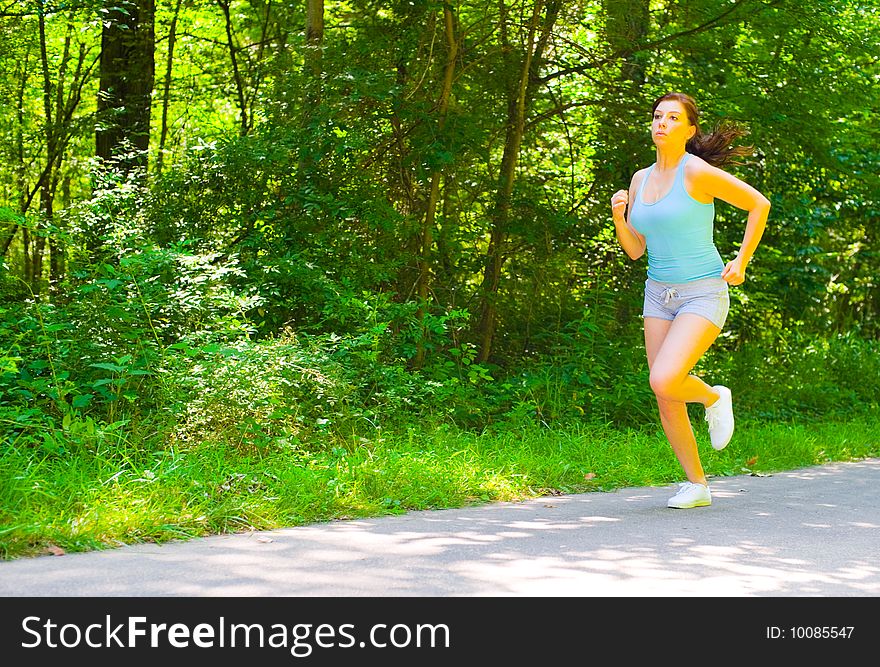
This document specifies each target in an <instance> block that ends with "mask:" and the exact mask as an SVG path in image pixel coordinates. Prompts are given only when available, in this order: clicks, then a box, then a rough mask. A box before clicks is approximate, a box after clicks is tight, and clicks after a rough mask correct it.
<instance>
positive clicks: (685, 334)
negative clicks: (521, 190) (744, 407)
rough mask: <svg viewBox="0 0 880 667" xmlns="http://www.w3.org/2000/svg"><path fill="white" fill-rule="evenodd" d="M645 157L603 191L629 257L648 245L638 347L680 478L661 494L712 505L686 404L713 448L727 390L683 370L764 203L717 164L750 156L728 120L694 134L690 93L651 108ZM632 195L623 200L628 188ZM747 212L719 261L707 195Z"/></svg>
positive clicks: (705, 338) (726, 407) (747, 257)
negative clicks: (648, 156) (650, 159)
mask: <svg viewBox="0 0 880 667" xmlns="http://www.w3.org/2000/svg"><path fill="white" fill-rule="evenodd" d="M652 111H653V121H652V122H651V137H652V139H653V141H654V145H655V146H656V149H657V158H656V161H655V162H654V164H652V165H651V166H649V167H646V168H645V169H640V170H639V171H637V172H636V173H635V174H634V175H633V177H632V180H631V182H630V186H629V190H619V191H617V192H616V193H615V194H614V196H613V197H612V198H611V210H612V216H613V218H614V227H615V229H616V231H617V239H618V241H619V242H620V245H621V247H622V248H623V249H624V251H625V252H626V254H627V255H629V256H630V258H632V259H634V260H636V259H638V258H639V257H641V256H642V255H643V254H644V253H645V250H646V249H647V251H648V279H647V281H646V282H645V303H644V313H643V314H644V322H645V351H646V353H647V356H648V368H649V369H650V372H651V375H650V377H651V380H650V381H651V389H652V390H653V391H654V394H655V395H656V397H657V405H658V407H659V411H660V422H661V423H662V425H663V431H664V432H665V433H666V437H667V438H668V439H669V444H670V445H671V446H672V450H673V452H675V456H676V458H678V461H679V463H680V464H681V467H682V468H683V469H684V473H685V475H686V476H687V480H688V481H687V482H684V483H683V484H681V485H680V488H679V491H678V493H676V494H675V495H674V496H673V497H672V498H670V499H669V502H668V503H667V504H668V506H669V507H674V508H680V509H684V508H691V507H704V506H707V505H711V504H712V494H711V493H710V491H709V483H708V481H707V479H706V474H705V473H704V472H703V466H702V464H701V463H700V456H699V453H698V452H697V441H696V438H695V437H694V432H693V429H692V427H691V422H690V419H689V418H688V413H687V403H702V404H703V405H704V406H705V408H706V421H707V422H708V424H709V438H710V441H711V443H712V446H713V447H714V448H715V449H717V450H721V449H724V447H726V446H727V443H728V442H730V438H731V436H732V435H733V423H734V420H733V403H732V397H731V393H730V389H728V388H727V387H725V386H722V385H715V386H709V385H708V384H706V383H705V382H703V380H701V379H700V378H698V377H696V376H695V375H691V374H690V372H691V370H692V369H693V368H694V366H695V365H696V363H697V362H698V361H699V359H700V357H702V356H703V354H705V352H706V350H708V349H709V347H710V346H711V345H712V343H713V342H714V341H715V339H716V338H717V337H718V334H719V333H721V329H722V327H723V326H724V322H725V320H726V319H727V313H728V310H729V308H730V299H729V295H728V286H729V285H734V286H736V285H741V284H742V283H743V281H744V280H745V275H746V267H747V266H748V264H749V261H751V259H752V255H753V254H754V252H755V249H756V248H757V246H758V242H759V241H760V240H761V235H762V234H763V232H764V226H765V225H766V222H767V215H768V214H769V212H770V202H769V201H768V200H767V198H766V197H765V196H764V195H762V194H761V193H760V192H758V191H757V190H756V189H755V188H753V187H752V186H750V185H748V184H747V183H744V182H743V181H741V180H739V179H738V178H736V177H734V176H732V175H731V174H729V173H727V172H726V171H724V170H723V169H721V168H720V167H724V166H725V165H729V164H735V162H734V161H735V160H736V159H737V158H739V157H741V156H746V155H749V154H751V149H750V148H746V147H737V148H731V147H730V144H731V143H732V142H733V141H734V140H735V139H736V138H738V137H739V136H742V135H743V134H745V131H744V130H742V129H740V128H737V127H735V126H726V127H721V128H716V130H715V131H714V132H711V133H708V134H703V133H701V132H700V126H699V122H698V120H699V112H698V111H697V106H696V103H695V102H694V100H693V98H692V97H690V96H689V95H685V94H684V93H668V94H666V95H663V96H662V97H660V98H658V99H657V100H656V101H655V102H654V105H653V107H652ZM630 192H633V193H635V195H634V196H633V197H632V199H630V195H629V193H630ZM716 198H717V199H721V200H723V201H726V202H728V203H729V204H731V205H732V206H735V207H737V208H739V209H742V210H744V211H748V222H747V224H746V230H745V235H744V237H743V241H742V244H741V245H740V249H739V252H738V253H737V255H736V257H734V258H733V259H732V260H730V261H729V262H727V263H726V264H725V263H724V261H723V260H722V259H721V255H720V254H719V253H718V250H717V248H716V247H715V244H714V241H713V223H714V219H715V204H714V202H715V199H716Z"/></svg>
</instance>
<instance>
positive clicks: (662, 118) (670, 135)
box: [651, 100, 697, 147]
mask: <svg viewBox="0 0 880 667" xmlns="http://www.w3.org/2000/svg"><path fill="white" fill-rule="evenodd" d="M696 131H697V128H696V127H695V126H693V125H691V122H690V120H689V119H688V116H687V112H686V111H685V109H684V105H683V104H682V103H681V102H679V101H678V100H663V101H662V102H660V104H658V105H657V109H655V111H654V120H653V121H651V138H652V139H653V140H654V144H656V145H657V146H658V147H659V146H664V147H670V146H677V145H681V146H684V145H685V144H686V143H687V142H688V139H690V138H691V137H693V136H694V134H695V133H696Z"/></svg>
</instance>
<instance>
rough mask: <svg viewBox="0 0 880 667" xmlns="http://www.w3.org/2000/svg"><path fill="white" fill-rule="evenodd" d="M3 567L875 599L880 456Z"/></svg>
mask: <svg viewBox="0 0 880 667" xmlns="http://www.w3.org/2000/svg"><path fill="white" fill-rule="evenodd" d="M711 486H712V492H713V498H714V504H713V505H712V507H706V508H698V509H693V510H672V509H667V508H666V500H667V498H669V496H670V495H672V493H673V492H674V490H675V487H674V486H668V487H649V488H627V489H620V490H617V491H614V492H608V493H602V492H596V493H585V494H577V495H564V496H550V497H545V498H539V499H535V500H529V501H526V502H520V503H491V504H486V505H481V506H475V507H467V508H464V509H455V510H434V511H419V512H410V513H407V514H405V515H400V516H390V517H383V518H378V519H369V520H352V521H334V522H330V523H324V524H314V525H309V526H302V527H296V528H288V529H283V530H272V531H265V532H250V533H244V534H238V535H225V536H218V537H209V538H200V539H194V540H190V541H185V542H175V543H168V544H164V545H161V546H160V545H155V544H143V545H137V546H130V547H122V548H118V549H112V550H108V551H101V552H92V553H84V554H67V555H64V556H41V557H37V558H27V559H20V560H15V561H8V562H0V595H2V596H17V597H44V596H52V597H79V596H98V597H116V596H126V597H140V596H150V597H165V596H183V597H212V596H224V597H226V596H248V597H250V596H257V597H266V596H322V597H333V596H347V597H361V596H363V597H367V596H369V597H376V596H379V597H414V596H422V597H424V596H435V597H439V596H443V597H458V596H465V597H467V596H557V597H559V596H579V597H584V596H615V597H620V596H642V597H644V596H664V597H665V596H712V597H717V596H737V597H791V596H804V597H814V596H815V597H819V596H835V597H867V596H878V595H880V459H866V460H862V461H857V462H851V463H833V464H827V465H822V466H817V467H811V468H805V469H801V470H795V471H790V472H784V473H776V474H773V475H768V476H751V475H745V476H739V477H726V478H715V479H712V480H711Z"/></svg>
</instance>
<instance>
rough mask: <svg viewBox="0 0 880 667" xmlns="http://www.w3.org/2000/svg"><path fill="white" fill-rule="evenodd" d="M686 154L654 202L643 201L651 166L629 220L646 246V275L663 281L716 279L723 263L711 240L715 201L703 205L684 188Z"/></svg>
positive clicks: (640, 186)
mask: <svg viewBox="0 0 880 667" xmlns="http://www.w3.org/2000/svg"><path fill="white" fill-rule="evenodd" d="M691 157H692V156H691V154H690V153H685V154H684V156H683V157H682V159H681V161H680V162H679V163H678V167H677V168H676V170H675V181H674V182H673V184H672V189H671V190H670V191H669V193H668V194H667V195H666V196H664V197H662V198H661V199H658V200H657V201H656V202H654V203H653V204H646V203H645V202H644V201H642V191H643V190H644V189H645V183H647V181H648V177H649V176H650V175H651V173H652V172H653V171H654V165H651V167H650V169H649V170H648V173H647V174H645V177H644V178H643V179H642V183H641V185H639V191H638V193H637V194H636V197H635V201H633V203H632V208H631V209H630V214H629V221H630V224H632V226H633V227H634V228H635V229H636V231H637V232H639V234H641V235H642V236H644V237H645V240H646V242H647V247H648V278H651V279H652V280H658V281H660V282H665V283H686V282H690V281H692V280H700V279H701V278H715V277H719V276H720V275H721V272H722V271H723V270H724V262H723V261H722V260H721V255H720V254H718V249H717V248H716V247H715V243H714V242H713V236H712V235H713V231H714V226H713V223H714V220H715V204H714V203H710V204H703V203H702V202H698V201H697V200H696V199H694V198H693V197H691V196H690V195H689V194H688V192H687V190H685V187H684V165H685V164H686V163H687V161H688V160H689V159H690V158H691Z"/></svg>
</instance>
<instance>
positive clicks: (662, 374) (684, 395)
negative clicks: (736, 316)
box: [645, 313, 721, 484]
mask: <svg viewBox="0 0 880 667" xmlns="http://www.w3.org/2000/svg"><path fill="white" fill-rule="evenodd" d="M719 333H721V329H719V328H718V327H717V326H715V325H714V324H712V323H711V322H710V321H709V320H707V319H705V318H703V317H700V316H699V315H694V314H691V313H682V314H680V315H679V316H678V317H676V318H675V320H673V321H669V320H663V319H659V318H655V317H646V318H645V350H646V352H647V355H648V367H649V368H650V370H651V388H652V389H653V390H654V393H655V395H656V396H657V406H658V408H659V410H660V423H661V424H662V425H663V431H664V432H665V433H666V437H667V439H668V440H669V444H670V445H671V446H672V451H673V452H675V456H676V458H678V461H679V463H680V464H681V467H682V468H683V469H684V472H685V474H686V475H687V478H688V480H689V481H691V482H696V483H698V484H706V475H705V473H704V472H703V466H702V464H701V463H700V456H699V454H698V452H697V441H696V438H695V437H694V432H693V428H692V427H691V422H690V419H689V418H688V413H687V403H702V404H703V405H711V404H712V403H714V402H715V401H716V400H717V399H718V394H717V392H716V391H715V390H714V389H712V388H711V387H710V386H709V385H707V384H706V383H705V382H703V381H702V380H700V379H699V378H698V377H696V376H694V375H689V373H690V371H691V369H692V368H693V367H694V366H695V365H696V363H697V361H699V359H700V357H702V356H703V354H705V352H706V350H708V349H709V347H710V346H711V345H712V343H713V342H714V341H715V339H716V338H717V337H718V334H719Z"/></svg>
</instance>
